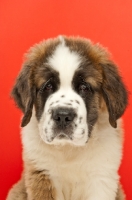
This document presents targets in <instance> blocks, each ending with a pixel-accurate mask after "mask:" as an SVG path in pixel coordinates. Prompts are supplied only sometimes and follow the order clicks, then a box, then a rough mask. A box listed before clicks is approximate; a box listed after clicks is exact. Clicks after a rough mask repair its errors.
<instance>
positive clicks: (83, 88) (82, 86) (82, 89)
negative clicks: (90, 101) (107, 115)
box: [79, 84, 88, 92]
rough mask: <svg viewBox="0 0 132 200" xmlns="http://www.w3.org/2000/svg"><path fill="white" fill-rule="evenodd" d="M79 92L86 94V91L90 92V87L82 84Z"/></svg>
mask: <svg viewBox="0 0 132 200" xmlns="http://www.w3.org/2000/svg"><path fill="white" fill-rule="evenodd" d="M79 91H83V92H86V91H88V87H87V86H86V85H85V84H81V85H80V86H79Z"/></svg>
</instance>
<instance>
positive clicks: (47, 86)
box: [45, 83, 53, 91]
mask: <svg viewBox="0 0 132 200" xmlns="http://www.w3.org/2000/svg"><path fill="white" fill-rule="evenodd" d="M52 89H53V85H52V84H51V83H48V84H47V85H46V86H45V90H48V91H49V90H52Z"/></svg>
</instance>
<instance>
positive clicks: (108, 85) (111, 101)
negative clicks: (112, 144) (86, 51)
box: [102, 62, 128, 128]
mask: <svg viewBox="0 0 132 200" xmlns="http://www.w3.org/2000/svg"><path fill="white" fill-rule="evenodd" d="M103 73H104V74H103V76H104V82H103V86H102V92H103V98H104V100H105V102H106V106H107V109H108V112H109V122H110V124H111V126H113V127H114V128H116V127H117V124H116V120H117V119H118V118H120V117H121V116H122V114H123V113H124V111H125V108H126V106H127V104H128V92H127V90H126V88H125V85H124V84H123V82H122V79H121V77H120V75H119V73H118V70H117V67H116V66H115V65H114V64H113V63H112V62H111V63H109V64H106V65H104V66H103Z"/></svg>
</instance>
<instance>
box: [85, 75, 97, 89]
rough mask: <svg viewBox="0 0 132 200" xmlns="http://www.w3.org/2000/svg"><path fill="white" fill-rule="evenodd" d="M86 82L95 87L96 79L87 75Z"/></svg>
mask: <svg viewBox="0 0 132 200" xmlns="http://www.w3.org/2000/svg"><path fill="white" fill-rule="evenodd" d="M86 82H87V83H90V85H92V86H93V87H95V88H96V87H97V86H98V85H97V81H96V80H95V79H94V78H93V77H87V78H86Z"/></svg>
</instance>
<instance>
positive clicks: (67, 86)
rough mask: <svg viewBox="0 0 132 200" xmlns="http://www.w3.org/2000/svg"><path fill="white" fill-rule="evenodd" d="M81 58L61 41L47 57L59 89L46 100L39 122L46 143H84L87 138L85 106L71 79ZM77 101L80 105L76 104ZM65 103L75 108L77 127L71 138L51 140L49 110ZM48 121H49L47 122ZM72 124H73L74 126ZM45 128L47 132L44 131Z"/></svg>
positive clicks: (52, 122)
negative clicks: (58, 79) (55, 75)
mask: <svg viewBox="0 0 132 200" xmlns="http://www.w3.org/2000/svg"><path fill="white" fill-rule="evenodd" d="M80 62H81V59H80V57H79V55H78V54H77V53H75V52H70V50H69V48H68V47H66V46H65V44H64V42H62V43H61V44H60V45H59V46H58V47H57V49H56V50H55V52H54V54H53V55H52V57H50V58H49V60H48V64H49V65H50V66H51V67H52V68H53V69H55V70H56V71H57V72H59V78H60V89H59V90H58V91H57V92H56V93H54V94H53V95H52V96H51V97H49V99H48V100H47V101H46V104H45V109H44V112H43V115H42V117H41V120H40V122H39V130H40V134H41V138H42V139H43V140H44V141H45V142H46V143H48V144H57V145H58V144H65V143H67V142H68V143H73V144H74V145H80V146H82V145H85V143H86V141H87V140H88V134H87V133H88V124H87V121H86V107H85V104H84V101H83V100H82V98H81V97H80V96H79V95H78V94H77V93H76V92H75V91H74V90H73V89H72V79H73V76H74V73H75V70H76V69H78V67H79V64H80ZM62 95H65V97H64V98H61V96H62ZM71 101H72V102H71ZM76 101H78V102H79V104H80V105H78V104H77V102H76ZM52 103H54V104H53V105H52V106H50V105H51V104H52ZM65 103H71V104H72V106H67V107H69V108H70V107H71V108H73V109H75V110H76V114H77V118H76V119H75V120H74V125H75V123H77V124H78V126H77V128H75V127H74V135H73V140H72V141H71V140H59V139H57V138H55V139H54V140H53V141H51V138H52V136H53V135H54V133H53V131H52V127H53V124H54V121H53V120H51V114H52V113H51V112H50V111H51V110H52V109H55V108H57V107H58V106H59V107H61V106H62V107H64V106H65ZM80 117H81V118H82V121H81V123H80V124H79V123H78V121H79V118H80ZM49 121H50V123H48V122H49ZM74 125H73V126H74ZM45 129H47V133H46V132H45ZM82 132H83V134H82Z"/></svg>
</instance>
